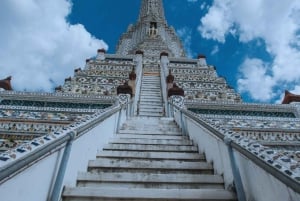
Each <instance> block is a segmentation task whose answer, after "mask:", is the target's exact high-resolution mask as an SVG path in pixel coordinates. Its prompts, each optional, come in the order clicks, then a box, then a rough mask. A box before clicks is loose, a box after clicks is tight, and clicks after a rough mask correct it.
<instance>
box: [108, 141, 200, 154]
mask: <svg viewBox="0 0 300 201" xmlns="http://www.w3.org/2000/svg"><path fill="white" fill-rule="evenodd" d="M103 150H123V151H161V152H162V151H166V152H170V151H173V152H197V151H198V148H197V147H196V146H191V145H159V144H157V145H149V144H119V143H117V144H115V143H109V144H107V145H105V146H104V148H103Z"/></svg>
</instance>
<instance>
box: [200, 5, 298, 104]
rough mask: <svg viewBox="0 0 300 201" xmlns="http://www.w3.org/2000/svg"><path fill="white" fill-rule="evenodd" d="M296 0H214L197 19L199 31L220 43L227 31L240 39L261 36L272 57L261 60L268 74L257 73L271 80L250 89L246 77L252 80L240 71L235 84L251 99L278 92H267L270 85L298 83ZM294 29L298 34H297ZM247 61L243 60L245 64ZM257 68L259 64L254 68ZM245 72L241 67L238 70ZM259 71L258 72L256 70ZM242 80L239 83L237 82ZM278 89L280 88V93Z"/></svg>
mask: <svg viewBox="0 0 300 201" xmlns="http://www.w3.org/2000/svg"><path fill="white" fill-rule="evenodd" d="M299 16H300V1H298V0H287V1H284V2H283V1H273V0H242V1H239V0H215V1H214V3H213V5H212V7H210V9H209V11H208V13H207V14H206V15H205V16H204V17H203V18H202V19H201V25H200V26H199V31H200V32H201V35H202V36H203V37H204V38H207V39H213V40H217V41H219V42H222V43H224V42H225V41H226V36H227V35H228V34H232V35H235V36H237V37H238V38H239V40H240V41H241V42H244V43H247V42H250V41H252V40H254V39H262V40H263V41H264V42H265V44H266V51H267V52H269V54H270V55H271V56H272V57H273V58H274V59H273V61H272V63H271V64H269V65H268V64H266V63H264V64H262V65H263V66H265V68H266V69H265V70H266V71H268V72H270V73H269V74H261V75H260V76H261V79H262V80H263V78H264V77H265V78H266V79H265V80H270V79H271V80H272V82H268V83H267V85H266V86H263V87H260V88H258V89H257V90H253V86H248V85H246V84H245V83H249V82H248V81H249V80H255V79H256V78H255V76H256V74H255V73H254V74H251V76H254V77H253V78H251V77H250V76H249V75H245V74H243V75H242V77H244V78H247V79H245V80H244V82H243V79H240V80H239V82H238V84H239V88H242V89H243V91H244V92H248V93H250V95H251V96H252V97H253V98H254V99H258V100H262V101H266V99H265V98H264V97H261V96H259V95H257V94H262V92H265V91H267V92H268V94H269V95H268V97H269V99H268V100H271V99H273V98H276V96H279V94H276V93H270V91H272V89H274V88H276V87H280V86H279V85H282V84H284V85H285V86H286V85H290V84H291V83H294V82H297V83H296V84H300V68H299V66H300V48H299V43H300V42H299V31H300V22H299ZM297 33H298V35H297ZM247 63H248V64H251V63H249V61H247V60H246V61H245V62H244V64H243V65H242V66H244V65H245V64H247ZM257 70H261V68H259V69H257ZM241 72H242V73H243V72H245V70H243V69H242V70H241ZM260 73H261V72H260ZM241 84H242V86H241ZM266 87H267V89H266ZM283 90H284V89H282V92H281V93H283Z"/></svg>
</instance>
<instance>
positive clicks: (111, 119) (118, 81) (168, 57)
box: [0, 0, 300, 201]
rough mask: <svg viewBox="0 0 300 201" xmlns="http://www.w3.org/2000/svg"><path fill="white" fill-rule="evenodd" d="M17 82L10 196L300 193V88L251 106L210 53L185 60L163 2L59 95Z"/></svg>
mask: <svg viewBox="0 0 300 201" xmlns="http://www.w3.org/2000/svg"><path fill="white" fill-rule="evenodd" d="M10 80H11V77H8V78H7V79H5V80H0V89H1V91H0V138H1V141H0V151H1V153H0V194H1V196H2V197H3V198H5V199H6V200H20V198H22V199H23V200H30V201H40V200H51V201H58V200H64V201H76V200H82V201H89V200H220V201H225V200H240V201H243V200H276V201H282V200H300V190H299V189H300V155H299V147H300V134H299V130H300V123H299V122H300V121H299V120H300V106H299V104H297V103H295V102H297V101H299V100H300V96H296V95H293V94H290V93H288V92H287V93H286V96H285V99H284V101H283V103H285V104H281V105H279V104H277V105H275V104H255V103H244V102H243V101H242V98H241V96H240V95H239V94H238V93H237V92H236V91H235V90H234V89H233V88H232V87H230V86H229V85H228V84H227V82H226V80H225V79H224V78H223V77H220V76H218V74H217V72H216V68H215V67H214V66H212V65H209V64H207V62H206V56H205V55H201V54H200V55H199V56H198V57H197V58H187V57H186V55H185V51H184V49H183V46H182V43H181V41H180V39H179V37H178V36H177V35H176V31H175V30H174V28H173V27H171V26H169V25H168V23H167V21H166V18H165V15H164V8H163V1H162V0H141V7H140V13H139V16H138V17H137V21H136V23H135V24H132V25H129V26H128V28H127V31H126V32H125V33H124V34H122V36H121V37H120V40H119V42H118V44H117V48H116V53H115V54H107V53H106V51H105V50H104V49H99V50H98V51H97V55H96V56H95V57H91V58H89V59H87V60H86V65H85V66H84V67H81V68H76V69H75V70H74V75H73V76H70V77H68V78H66V79H65V83H64V84H63V86H58V87H56V88H55V92H54V93H40V92H17V91H13V90H12V89H13V87H12V86H11V83H10ZM292 102H293V103H292ZM286 103H292V104H286ZM41 175H42V176H41ZM28 178H35V181H34V182H33V183H32V186H31V185H24V183H26V182H28ZM258 183H259V184H261V185H257V184H258ZM2 186H3V187H2ZM261 186H262V187H261ZM274 186H276V192H275V191H274ZM16 188H18V189H19V190H18V191H16V190H15V189H16ZM35 189H39V191H36V190H35ZM32 191H34V193H32ZM11 192H16V193H11Z"/></svg>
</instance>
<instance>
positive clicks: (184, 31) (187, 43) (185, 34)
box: [177, 27, 194, 58]
mask: <svg viewBox="0 0 300 201" xmlns="http://www.w3.org/2000/svg"><path fill="white" fill-rule="evenodd" d="M177 35H178V36H179V37H180V38H181V40H182V42H183V45H184V49H185V50H186V54H187V57H189V58H193V56H194V53H193V51H192V49H191V45H192V29H190V28H188V27H183V28H181V29H178V30H177Z"/></svg>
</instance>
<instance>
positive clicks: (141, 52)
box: [135, 50, 144, 55]
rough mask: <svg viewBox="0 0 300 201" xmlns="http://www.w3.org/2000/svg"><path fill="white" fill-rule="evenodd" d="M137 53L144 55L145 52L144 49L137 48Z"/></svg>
mask: <svg viewBox="0 0 300 201" xmlns="http://www.w3.org/2000/svg"><path fill="white" fill-rule="evenodd" d="M135 54H142V55H144V52H143V51H142V50H137V51H136V52H135Z"/></svg>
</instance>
